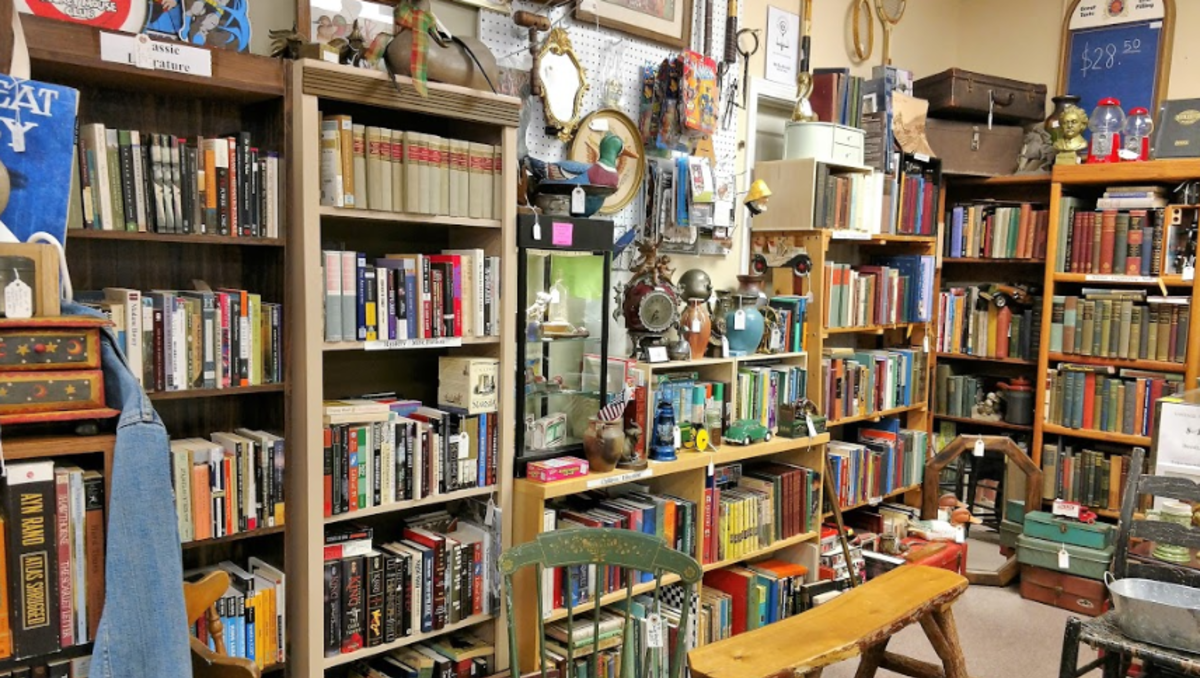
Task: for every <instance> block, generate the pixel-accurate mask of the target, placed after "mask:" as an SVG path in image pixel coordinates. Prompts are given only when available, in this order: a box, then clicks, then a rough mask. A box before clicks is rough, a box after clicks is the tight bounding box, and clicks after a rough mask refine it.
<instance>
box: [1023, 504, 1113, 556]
mask: <svg viewBox="0 0 1200 678" xmlns="http://www.w3.org/2000/svg"><path fill="white" fill-rule="evenodd" d="M1114 527H1115V526H1114V525H1111V524H1109V523H1093V524H1088V523H1081V522H1079V521H1076V520H1067V519H1063V518H1056V517H1054V516H1053V515H1051V514H1049V513H1046V512H1045V511H1030V512H1029V514H1027V515H1026V516H1025V534H1027V535H1029V536H1030V537H1036V538H1038V539H1045V540H1046V541H1054V542H1061V543H1064V544H1071V545H1074V546H1082V547H1084V548H1089V549H1103V548H1108V547H1110V546H1112V544H1113V537H1114V536H1115V535H1114V532H1116V530H1115V529H1114Z"/></svg>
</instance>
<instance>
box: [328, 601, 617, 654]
mask: <svg viewBox="0 0 1200 678" xmlns="http://www.w3.org/2000/svg"><path fill="white" fill-rule="evenodd" d="M622 594H624V591H622ZM491 619H492V615H490V614H477V615H475V616H473V617H467V618H466V619H464V620H462V621H460V622H458V623H457V624H446V626H444V627H443V628H440V629H438V630H436V631H430V632H429V633H414V634H413V635H411V636H406V637H404V638H401V639H400V640H397V641H395V642H392V643H386V644H384V645H376V646H375V647H364V648H363V649H361V650H358V651H356V652H349V653H347V654H339V655H338V656H336V657H326V658H325V660H324V666H325V668H326V669H332V668H334V667H337V666H342V665H344V664H352V663H354V662H356V661H358V660H360V659H366V658H368V657H374V656H375V655H379V654H383V653H385V652H390V651H392V650H398V649H400V648H402V647H407V646H409V645H413V644H415V643H421V642H424V641H426V640H430V639H433V638H437V637H438V636H444V635H446V634H448V633H453V632H454V631H460V630H462V629H466V628H470V627H472V626H475V625H476V624H482V623H483V622H486V621H490V620H491Z"/></svg>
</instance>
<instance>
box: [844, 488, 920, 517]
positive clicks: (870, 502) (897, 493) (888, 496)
mask: <svg viewBox="0 0 1200 678" xmlns="http://www.w3.org/2000/svg"><path fill="white" fill-rule="evenodd" d="M919 489H921V484H920V483H917V484H916V485H909V486H908V487H902V488H900V489H898V490H896V491H895V492H889V493H888V494H885V495H883V496H882V497H877V498H875V499H871V500H868V501H861V502H859V503H857V504H851V505H850V506H843V507H842V513H845V512H847V511H854V510H857V509H860V508H863V507H866V506H874V505H876V504H879V503H882V502H884V501H886V500H888V499H894V498H896V497H899V496H900V495H902V494H908V493H909V492H915V491H917V490H919ZM832 515H833V513H832V512H830V513H826V514H824V517H825V518H829V517H831V516H832Z"/></svg>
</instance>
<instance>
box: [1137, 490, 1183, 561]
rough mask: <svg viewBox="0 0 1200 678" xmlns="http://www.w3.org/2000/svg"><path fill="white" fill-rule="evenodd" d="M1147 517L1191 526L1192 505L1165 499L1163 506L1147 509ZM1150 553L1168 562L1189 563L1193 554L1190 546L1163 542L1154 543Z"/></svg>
mask: <svg viewBox="0 0 1200 678" xmlns="http://www.w3.org/2000/svg"><path fill="white" fill-rule="evenodd" d="M1146 517H1147V518H1148V519H1150V520H1161V521H1164V522H1168V523H1175V524H1176V525H1180V526H1182V527H1184V528H1189V527H1191V525H1192V507H1191V506H1190V505H1188V504H1186V503H1184V502H1182V501H1178V500H1175V499H1167V500H1164V501H1163V503H1162V507H1161V508H1157V509H1150V510H1149V511H1147V512H1146ZM1150 555H1152V556H1154V557H1155V558H1158V559H1159V560H1165V561H1167V562H1168V563H1187V562H1190V561H1191V560H1192V554H1191V551H1190V550H1189V549H1188V547H1186V546H1178V545H1175V544H1164V543H1162V542H1158V543H1156V544H1155V545H1154V549H1153V550H1152V551H1151V552H1150Z"/></svg>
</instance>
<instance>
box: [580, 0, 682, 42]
mask: <svg viewBox="0 0 1200 678" xmlns="http://www.w3.org/2000/svg"><path fill="white" fill-rule="evenodd" d="M693 3H694V0H649V2H645V3H639V2H637V1H636V0H596V7H597V8H598V9H599V10H600V12H599V14H597V13H595V12H589V11H587V10H585V9H583V6H582V4H581V5H580V7H579V8H578V9H576V10H575V19H576V20H577V21H581V22H584V23H588V24H596V23H598V24H600V25H601V26H603V27H605V28H611V29H613V30H618V31H621V32H622V33H628V34H630V35H636V36H638V37H639V38H645V39H646V40H652V41H654V42H657V43H660V44H663V45H668V46H670V47H672V48H674V49H680V50H684V49H690V48H691V44H692V11H693ZM638 4H654V5H656V8H657V11H655V12H647V11H645V10H644V9H638V8H637V7H636V5H638Z"/></svg>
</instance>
